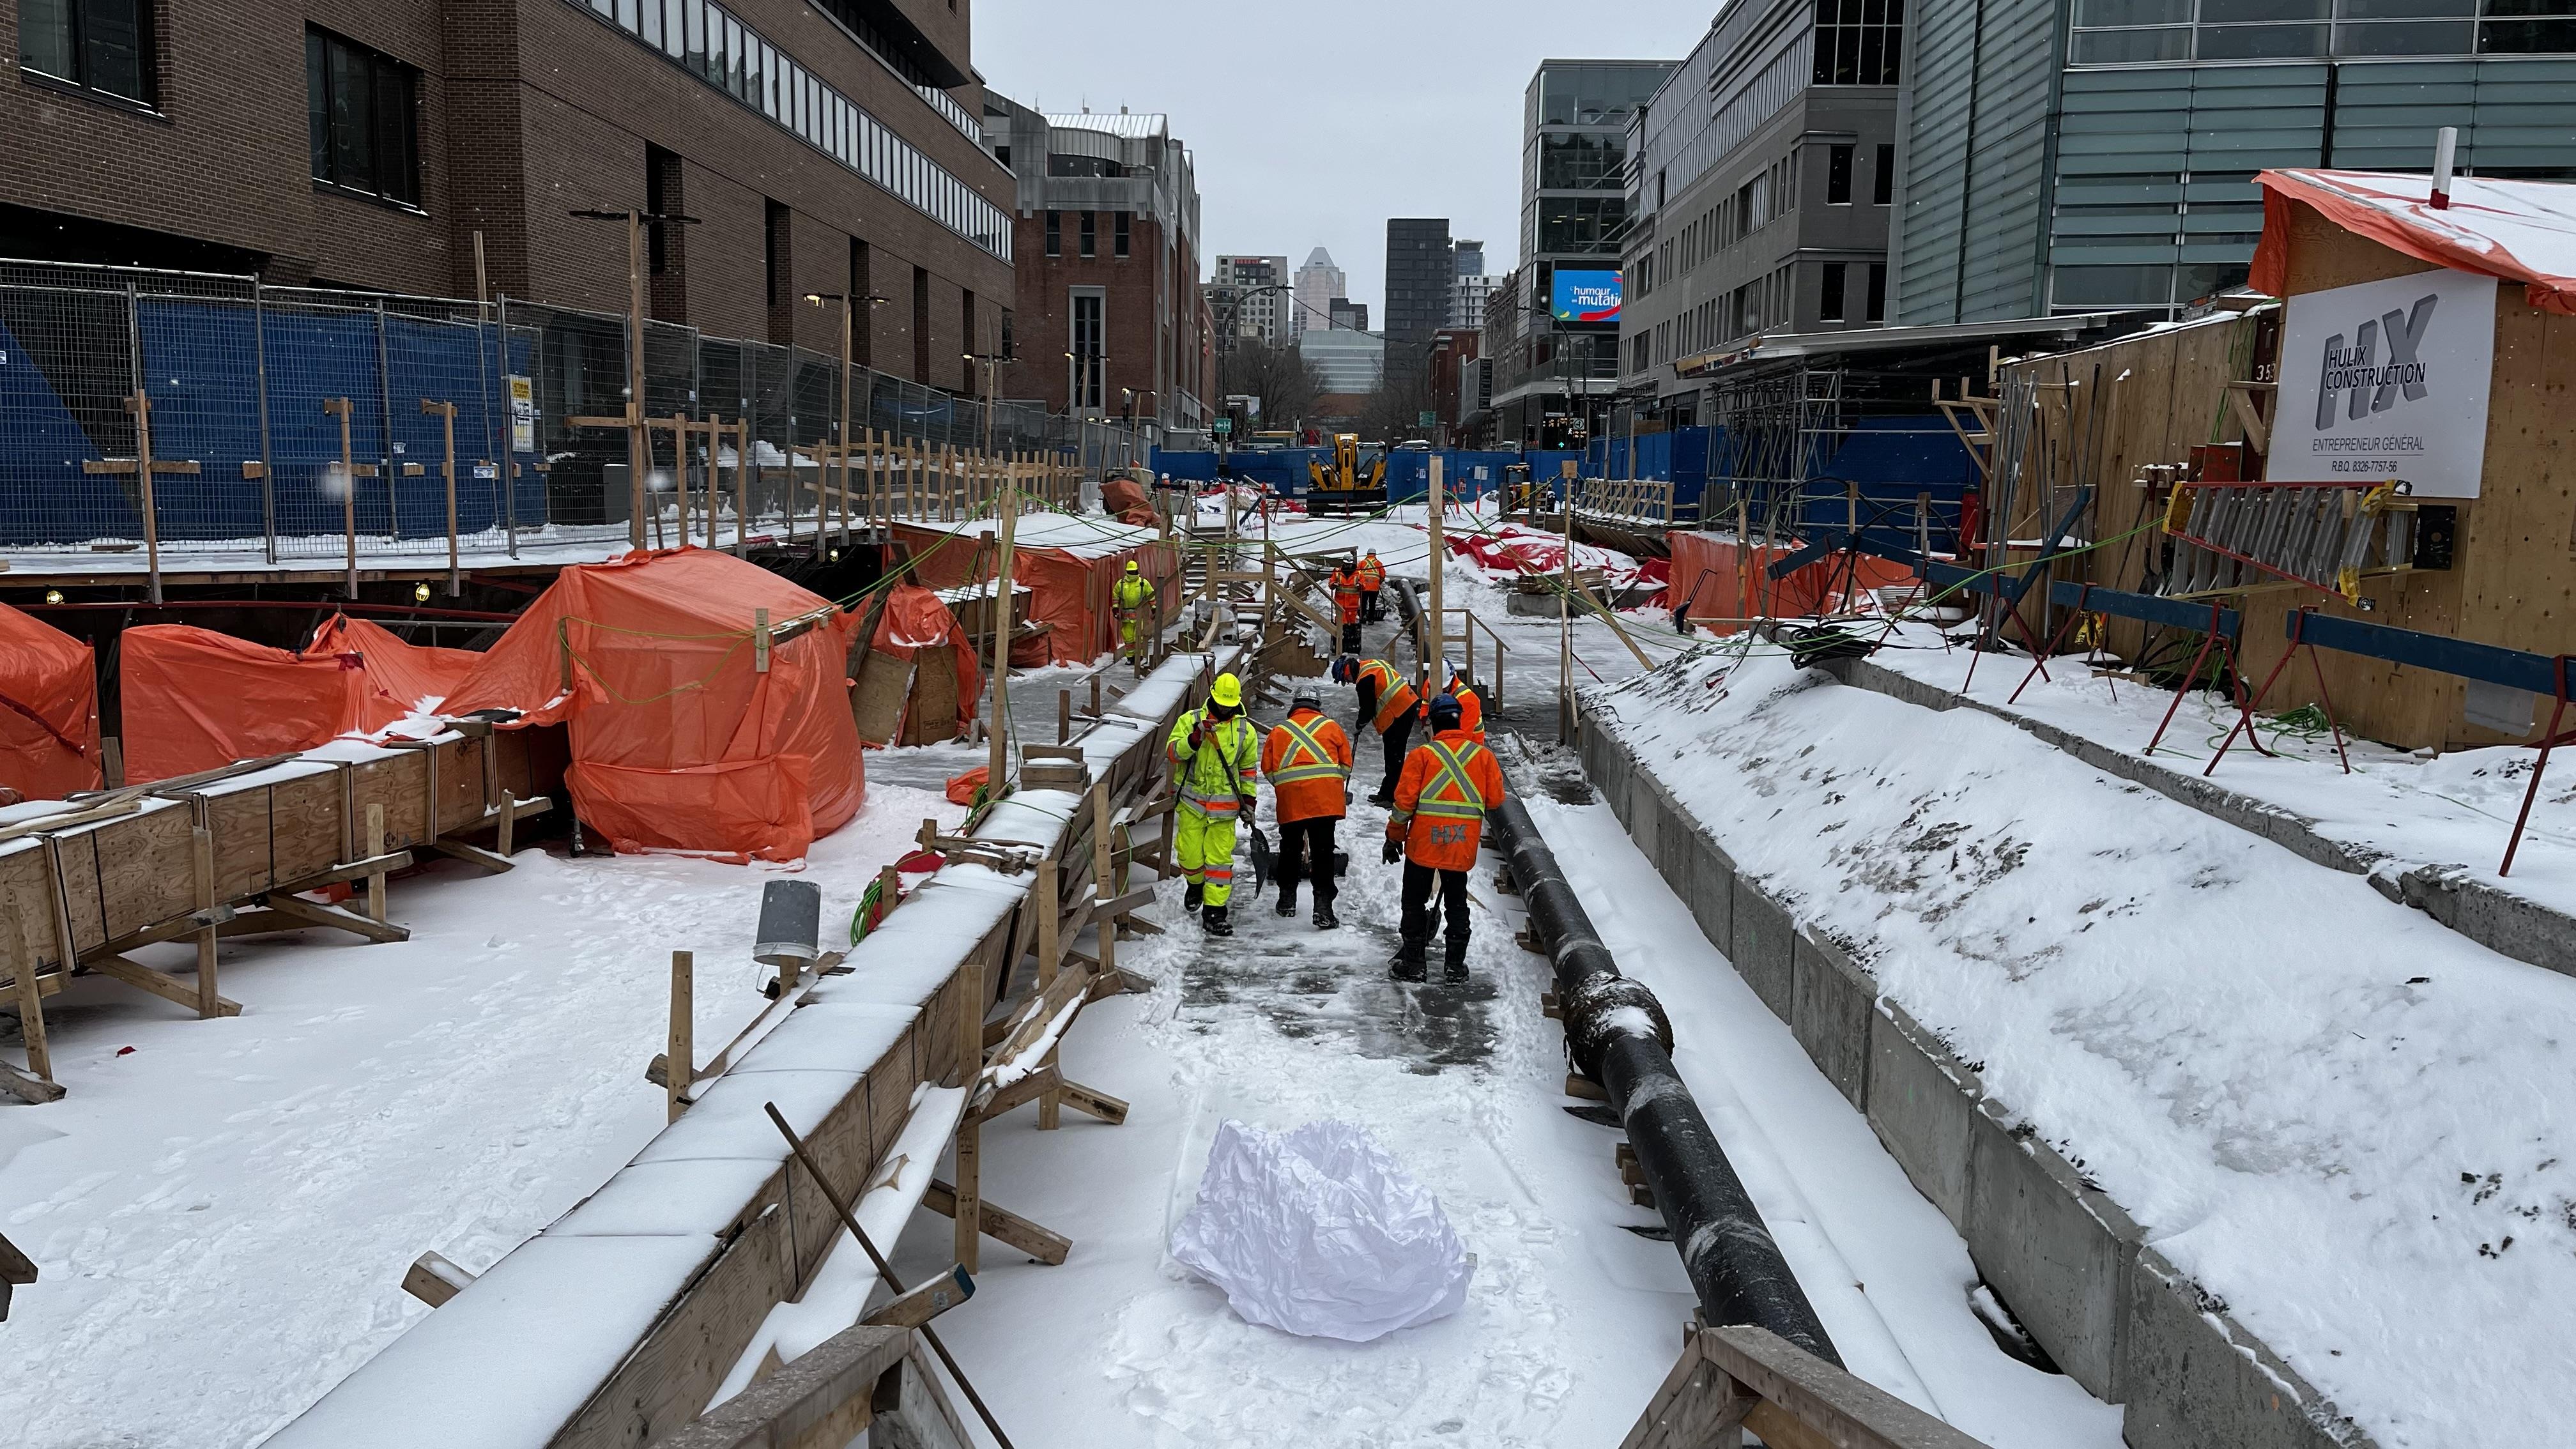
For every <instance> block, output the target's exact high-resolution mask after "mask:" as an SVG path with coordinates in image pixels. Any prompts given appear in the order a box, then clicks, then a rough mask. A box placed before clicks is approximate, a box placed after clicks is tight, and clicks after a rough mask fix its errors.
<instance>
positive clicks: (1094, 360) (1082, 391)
mask: <svg viewBox="0 0 2576 1449" xmlns="http://www.w3.org/2000/svg"><path fill="white" fill-rule="evenodd" d="M1107 302H1108V299H1107V298H1105V297H1103V296H1102V295H1101V294H1100V293H1098V292H1076V293H1074V294H1073V336H1072V338H1071V339H1070V340H1071V341H1072V343H1073V349H1072V350H1073V405H1074V406H1075V407H1076V408H1097V407H1099V406H1100V392H1101V379H1100V372H1101V365H1102V364H1103V363H1104V362H1105V361H1106V360H1107V359H1106V358H1104V357H1103V356H1102V355H1101V342H1102V339H1103V336H1104V333H1103V331H1102V309H1103V308H1104V307H1105V306H1106V305H1107Z"/></svg>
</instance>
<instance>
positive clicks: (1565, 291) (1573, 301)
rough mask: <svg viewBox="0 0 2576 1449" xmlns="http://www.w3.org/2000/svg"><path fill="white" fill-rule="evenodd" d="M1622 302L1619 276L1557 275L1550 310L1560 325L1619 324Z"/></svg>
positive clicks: (1584, 273) (1591, 274)
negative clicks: (1620, 303) (1571, 323)
mask: <svg viewBox="0 0 2576 1449" xmlns="http://www.w3.org/2000/svg"><path fill="white" fill-rule="evenodd" d="M1619 300H1620V285H1619V274H1618V273H1617V272H1558V273H1557V274H1556V288H1555V292H1554V294H1553V297H1552V305H1551V307H1550V310H1551V311H1553V312H1554V313H1555V314H1556V320H1558V321H1559V322H1616V321H1618V320H1619Z"/></svg>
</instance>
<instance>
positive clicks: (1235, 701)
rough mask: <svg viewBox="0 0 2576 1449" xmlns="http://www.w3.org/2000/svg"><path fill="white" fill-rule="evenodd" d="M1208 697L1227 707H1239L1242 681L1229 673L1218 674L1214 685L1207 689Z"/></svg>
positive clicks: (1241, 697) (1241, 696) (1241, 702)
mask: <svg viewBox="0 0 2576 1449" xmlns="http://www.w3.org/2000/svg"><path fill="white" fill-rule="evenodd" d="M1208 698H1209V699H1212V700H1214V701H1216V702H1217V703H1218V704H1221V705H1224V706H1225V707H1226V708H1227V709H1241V708H1242V707H1243V681H1242V680H1240V679H1237V678H1235V677H1234V676H1233V675H1231V674H1220V675H1218V676H1217V677H1216V683H1215V685H1214V686H1212V687H1211V688H1210V689H1209V690H1208Z"/></svg>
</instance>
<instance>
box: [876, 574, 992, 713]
mask: <svg viewBox="0 0 2576 1449" xmlns="http://www.w3.org/2000/svg"><path fill="white" fill-rule="evenodd" d="M942 647H945V648H946V649H947V650H948V651H949V653H950V655H951V656H952V657H953V658H954V659H955V661H956V667H957V733H958V734H960V735H963V734H964V733H966V727H967V725H968V724H970V723H972V722H973V720H974V718H975V708H976V700H977V696H978V695H980V694H981V693H982V692H983V688H984V676H983V672H982V671H981V670H979V669H978V668H976V665H975V647H974V641H973V640H971V639H968V638H967V637H966V631H965V629H964V628H962V627H961V626H959V624H958V622H957V616H956V615H955V614H954V613H952V612H950V610H949V608H948V605H947V604H945V603H943V602H941V600H940V597H939V596H938V595H937V594H935V593H932V592H931V591H930V590H928V589H925V588H920V587H918V586H916V585H913V584H897V585H895V586H894V588H893V589H892V590H891V591H890V592H888V593H887V594H886V602H885V609H884V610H883V611H882V612H881V613H879V614H878V616H877V632H876V637H875V638H874V639H872V640H870V641H869V644H868V648H869V650H870V651H871V652H873V653H878V654H887V655H891V656H893V657H895V658H897V659H910V658H912V657H913V656H914V655H916V654H919V653H920V652H921V651H922V650H924V649H938V648H942ZM908 707H909V701H907V708H908ZM907 723H909V722H908V721H904V720H900V719H898V720H897V721H896V724H895V732H894V738H895V739H898V740H900V739H902V738H903V737H904V735H903V732H904V727H905V725H906V724H907Z"/></svg>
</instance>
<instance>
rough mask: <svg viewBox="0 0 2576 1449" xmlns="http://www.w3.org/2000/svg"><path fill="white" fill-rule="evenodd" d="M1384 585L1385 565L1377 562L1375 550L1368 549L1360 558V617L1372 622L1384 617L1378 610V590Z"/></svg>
mask: <svg viewBox="0 0 2576 1449" xmlns="http://www.w3.org/2000/svg"><path fill="white" fill-rule="evenodd" d="M1385 587H1386V565H1385V564H1382V563H1380V562H1378V558H1377V550H1376V549H1370V550H1369V551H1368V552H1367V553H1366V554H1364V555H1362V556H1361V558H1360V617H1361V618H1362V619H1365V620H1367V621H1368V622H1370V623H1372V624H1374V623H1376V622H1377V621H1378V620H1379V619H1380V618H1382V617H1384V616H1383V614H1381V612H1380V611H1379V608H1378V605H1379V602H1380V601H1379V599H1378V591H1379V590H1381V589H1383V588H1385Z"/></svg>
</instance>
